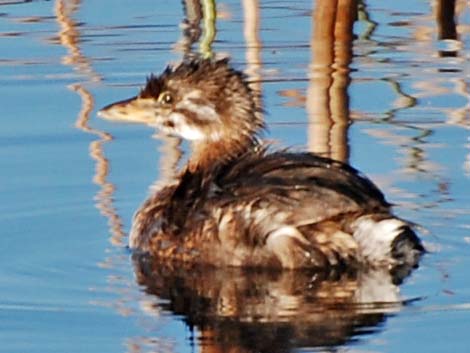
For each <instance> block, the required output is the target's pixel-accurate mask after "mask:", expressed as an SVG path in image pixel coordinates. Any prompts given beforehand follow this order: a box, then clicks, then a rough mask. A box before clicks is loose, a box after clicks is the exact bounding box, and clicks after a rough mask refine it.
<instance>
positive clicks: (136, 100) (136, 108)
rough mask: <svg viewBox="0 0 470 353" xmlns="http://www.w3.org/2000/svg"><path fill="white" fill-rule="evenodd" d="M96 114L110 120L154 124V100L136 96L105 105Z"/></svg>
mask: <svg viewBox="0 0 470 353" xmlns="http://www.w3.org/2000/svg"><path fill="white" fill-rule="evenodd" d="M98 116H99V117H101V118H103V119H106V120H112V121H122V122H130V123H144V124H149V125H153V124H155V101H154V100H153V99H150V98H140V97H138V96H136V97H132V98H129V99H125V100H122V101H119V102H116V103H112V104H110V105H107V106H106V107H104V108H103V109H101V110H100V111H99V112H98Z"/></svg>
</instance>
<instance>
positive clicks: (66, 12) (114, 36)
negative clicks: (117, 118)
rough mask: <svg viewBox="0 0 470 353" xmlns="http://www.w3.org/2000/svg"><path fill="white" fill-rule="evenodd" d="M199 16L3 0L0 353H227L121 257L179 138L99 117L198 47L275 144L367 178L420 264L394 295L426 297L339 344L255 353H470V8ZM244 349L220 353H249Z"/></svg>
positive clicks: (191, 4)
mask: <svg viewBox="0 0 470 353" xmlns="http://www.w3.org/2000/svg"><path fill="white" fill-rule="evenodd" d="M196 5H197V2H196V1H187V2H186V5H185V6H184V5H183V4H182V3H180V2H178V1H159V2H154V1H130V0H120V1H104V0H100V1H97V0H96V1H80V0H75V1H72V0H70V1H60V0H57V1H24V2H23V1H13V0H11V1H5V0H3V1H0V48H1V50H0V97H1V98H0V106H1V122H2V124H1V128H0V145H1V149H0V180H1V183H0V195H1V200H2V202H1V204H0V210H1V212H0V229H1V230H2V231H1V235H2V236H1V238H0V246H1V249H2V255H1V257H0V258H1V260H0V261H1V266H0V322H1V324H0V327H1V328H0V341H1V342H2V343H1V345H0V351H3V352H146V351H152V352H167V351H169V352H193V351H204V352H222V351H224V349H223V348H221V347H224V346H223V345H221V346H219V344H218V340H220V337H219V336H218V335H220V332H222V333H223V332H224V330H225V328H226V327H227V326H223V325H221V326H220V327H219V328H218V329H214V328H213V327H212V328H211V329H210V330H209V332H207V330H205V328H204V325H198V324H197V322H196V323H194V322H191V320H192V319H191V317H190V315H189V316H188V315H187V314H186V313H185V312H179V311H178V310H176V309H174V308H175V307H176V306H175V305H174V303H172V302H171V301H170V302H169V301H168V298H163V297H159V296H156V295H154V294H151V293H149V294H147V292H148V290H147V291H146V288H147V287H145V286H142V285H139V284H137V281H136V279H135V275H134V271H133V267H132V263H131V260H130V258H129V253H128V252H127V250H126V249H125V246H124V244H125V243H126V232H127V231H128V230H129V227H130V221H131V217H132V214H133V212H134V211H135V209H136V208H137V207H138V206H139V204H140V202H141V201H142V200H143V199H144V198H145V196H146V195H147V194H148V187H149V186H150V185H151V184H152V183H153V182H154V181H155V180H156V179H162V178H165V177H169V176H168V173H166V172H165V170H166V169H165V166H168V165H171V164H172V163H173V161H172V158H173V160H174V159H175V158H176V157H175V156H174V153H175V152H174V151H175V148H174V147H172V146H174V145H175V141H173V140H166V141H165V140H161V139H155V138H153V137H152V135H153V133H154V131H152V130H151V129H150V128H149V127H145V126H139V125H117V124H112V123H110V122H106V121H101V120H99V119H97V118H96V110H97V109H98V108H99V107H101V106H103V105H105V104H108V103H110V102H113V101H114V100H117V99H122V98H125V97H128V96H131V95H133V94H135V92H136V91H137V89H138V87H140V85H142V84H143V83H144V80H145V77H146V76H147V75H148V74H149V73H150V72H157V73H158V72H159V71H161V70H162V69H163V68H164V67H165V65H167V64H168V63H170V62H177V61H178V60H180V59H181V58H182V57H183V56H185V55H190V53H191V51H192V52H203V53H205V54H210V53H214V54H216V55H218V56H230V57H232V62H233V64H234V65H235V66H236V67H237V68H239V69H243V70H246V72H247V74H248V76H249V77H250V79H251V81H252V82H254V83H253V87H254V88H255V89H259V90H261V91H262V92H263V97H264V105H265V107H266V110H267V112H268V113H267V114H266V115H265V118H266V120H267V122H268V126H269V134H268V136H267V137H268V138H269V139H274V140H276V141H278V143H279V145H281V146H295V147H296V148H297V147H298V148H305V149H307V148H308V149H310V150H312V151H316V152H319V153H323V154H326V155H329V156H331V157H333V158H337V159H341V160H344V161H349V162H350V163H351V164H353V165H354V166H356V167H358V168H360V169H361V170H363V171H364V172H365V173H367V174H368V175H370V176H371V178H372V179H373V180H374V181H375V182H376V183H378V184H379V185H380V186H381V187H382V188H383V190H384V192H385V194H386V195H388V199H389V200H390V201H392V202H393V203H394V204H396V205H397V206H396V212H397V214H399V215H400V216H403V217H406V218H407V219H411V220H413V221H415V222H416V223H418V224H420V225H421V226H422V229H421V230H420V232H421V235H422V236H423V239H424V241H425V243H426V245H427V247H428V249H430V251H431V253H430V254H428V255H426V256H425V257H424V259H423V261H422V263H421V266H420V268H419V269H418V270H417V271H415V272H414V273H412V275H411V276H410V277H409V278H408V279H407V280H406V281H405V283H404V284H403V285H402V286H401V287H400V292H401V294H400V295H401V298H403V299H411V298H419V300H415V301H413V302H412V303H410V304H409V305H405V306H403V307H395V308H394V310H392V312H390V311H389V310H378V311H377V309H374V310H375V311H376V312H379V313H380V314H384V315H385V316H381V317H380V318H379V319H374V320H371V322H369V323H368V324H365V325H366V326H365V328H360V327H359V328H356V329H351V330H350V331H348V332H347V333H344V334H343V335H342V336H341V339H339V340H336V341H335V340H331V341H328V339H326V341H325V342H322V343H320V344H318V345H317V344H313V343H312V341H309V340H307V339H305V340H302V339H299V338H297V339H294V338H293V333H292V332H293V331H292V330H291V331H289V330H287V331H283V332H284V333H283V335H284V336H283V340H282V339H281V340H280V341H279V337H278V341H276V342H274V341H273V342H272V343H273V345H274V344H276V345H277V346H273V347H272V348H271V349H269V348H266V349H265V350H266V351H283V350H295V349H296V348H294V347H297V348H298V349H299V350H302V351H304V350H305V351H325V350H331V351H348V352H444V351H453V352H464V351H469V348H468V347H469V346H470V338H469V336H468V327H469V326H468V325H469V322H470V281H469V272H468V268H469V267H470V257H469V256H468V254H469V251H470V191H469V185H470V184H469V181H470V142H469V126H470V113H469V110H470V101H469V97H470V92H469V74H470V68H469V66H470V64H469V58H470V50H469V44H470V40H469V32H470V30H469V29H470V20H469V17H470V11H469V6H468V2H465V1H463V0H456V1H445V0H442V1H422V0H412V1H410V0H406V1H405V0H402V1H391V2H383V1H376V0H369V1H360V2H359V3H358V6H357V8H354V6H352V5H351V2H349V1H339V2H338V8H340V9H341V10H338V11H337V12H334V11H333V10H332V9H334V7H335V6H336V2H335V1H321V0H318V1H317V2H313V3H312V2H310V1H296V2H295V4H294V2H291V1H260V2H259V3H258V2H256V1H244V2H241V3H239V2H236V1H223V2H222V1H221V2H218V3H217V5H216V8H217V11H216V13H214V12H211V11H209V10H208V9H210V6H211V5H213V6H214V4H213V3H211V2H210V1H205V2H204V5H205V6H206V7H205V8H204V9H205V10H204V11H203V15H204V16H203V17H204V18H203V19H201V18H198V16H197V11H195V9H196V10H197V8H198V7H197V6H196ZM347 5H348V6H352V7H351V9H353V10H349V11H346V10H345V8H343V7H340V6H347ZM454 5H455V6H454ZM453 10H455V15H454V14H453V13H452V12H453ZM321 11H323V12H321ZM331 11H333V12H331ZM195 13H196V15H195ZM211 14H213V15H215V17H214V20H213V21H211ZM335 14H336V16H337V17H336V20H334V15H335ZM356 15H357V16H356ZM185 18H187V20H186V24H188V23H189V24H190V25H191V24H193V25H192V27H191V26H189V28H192V29H193V31H192V32H188V31H186V32H184V31H183V29H184V28H188V25H186V26H182V23H183V20H184V19H185ZM354 18H356V20H355V21H354ZM330 20H332V23H333V24H334V23H335V22H336V23H337V24H339V27H341V28H342V29H338V30H337V32H336V35H334V36H328V34H331V33H332V31H331V30H329V28H330V29H331V27H328V26H329V24H330V25H331V21H330ZM198 28H200V29H201V33H200V36H198V35H197V34H198V33H197V29H198ZM214 28H215V29H216V33H215V34H214V36H215V37H214V36H213V35H212V31H211V29H214ZM349 29H351V31H352V33H353V36H351V32H350V30H349ZM185 33H186V35H185ZM184 148H185V146H184V145H183V149H184ZM162 151H163V152H162ZM201 280H206V279H204V277H203V278H202V279H201ZM190 304H191V303H190ZM172 308H173V309H172ZM304 314H305V313H304V312H302V311H299V312H296V313H295V317H302V315H304ZM348 314H349V313H348V312H347V311H346V312H340V313H338V312H337V313H336V315H338V316H333V318H336V317H337V320H343V319H344V318H343V316H341V315H348ZM369 314H370V313H369ZM233 320H235V319H233ZM286 321H287V323H288V324H289V323H290V321H289V319H286ZM320 322H323V321H320ZM232 323H233V322H232ZM317 325H320V324H319V323H318V324H317ZM209 326H210V325H209ZM359 326H361V325H359ZM276 327H277V326H276ZM276 327H275V328H274V329H276ZM287 327H288V328H290V326H287ZM254 328H255V329H253V330H251V331H249V330H248V331H242V332H251V334H252V337H251V339H252V340H253V341H256V340H258V341H259V340H263V339H265V340H266V339H267V338H266V337H268V336H266V335H265V336H263V335H261V333H260V332H261V331H258V329H257V326H254ZM274 329H273V330H274ZM313 329H315V327H313ZM230 332H231V331H229V330H227V335H230V334H231V333H230ZM313 332H314V333H310V334H311V335H315V332H316V331H313ZM319 332H320V330H318V332H317V333H316V334H317V335H321V333H319ZM211 334H213V336H214V337H212V336H211ZM257 335H259V336H257ZM208 337H209V338H208ZM210 337H212V338H210ZM281 338H282V337H281ZM231 339H233V340H235V339H234V338H233V337H232V338H231ZM243 340H244V342H245V343H244V345H240V347H237V346H236V344H235V343H233V342H232V341H230V342H232V343H230V344H231V345H232V346H230V347H231V348H230V349H231V351H232V352H242V351H250V349H251V348H252V347H253V346H256V345H252V346H250V343H249V342H248V341H249V340H245V339H241V341H243ZM235 341H236V340H235ZM281 341H282V342H281ZM246 342H248V343H246ZM279 342H281V343H279ZM219 343H220V342H219ZM313 346H317V347H313ZM325 346H330V347H329V348H325ZM250 347H251V348H250ZM265 347H269V340H268V342H267V343H266V345H265ZM258 349H260V348H258ZM260 350H261V349H260Z"/></svg>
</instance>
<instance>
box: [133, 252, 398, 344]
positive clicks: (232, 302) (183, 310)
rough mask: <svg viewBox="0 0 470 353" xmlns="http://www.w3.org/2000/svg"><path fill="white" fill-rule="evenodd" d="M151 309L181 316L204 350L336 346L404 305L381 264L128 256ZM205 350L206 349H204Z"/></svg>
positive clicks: (377, 326) (374, 326)
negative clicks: (234, 265)
mask: <svg viewBox="0 0 470 353" xmlns="http://www.w3.org/2000/svg"><path fill="white" fill-rule="evenodd" d="M134 269H135V273H136V277H137V281H138V283H139V284H141V285H143V286H144V288H145V291H146V292H147V293H148V294H151V295H155V296H157V297H158V298H159V299H160V303H159V304H154V305H153V309H152V308H151V307H148V306H147V307H146V311H149V312H151V311H152V310H155V311H160V310H162V309H163V310H165V311H168V312H171V313H172V314H173V315H177V316H181V317H182V318H183V320H184V321H185V323H186V324H187V325H188V326H189V327H191V328H193V329H197V330H198V331H199V342H200V344H201V346H202V347H201V351H203V352H205V351H207V352H287V351H291V350H292V349H294V348H300V347H322V346H336V345H341V344H344V343H345V342H348V341H350V340H351V339H352V338H353V336H355V335H358V334H361V333H366V332H367V333H370V332H374V331H376V330H379V329H380V327H381V324H382V323H383V321H384V320H385V319H386V317H387V315H389V314H391V313H394V312H396V311H398V310H399V309H400V307H401V305H402V303H401V302H400V296H399V290H398V287H397V285H396V284H395V283H401V281H402V279H403V278H402V276H403V275H406V274H405V273H400V274H398V273H396V274H395V275H394V276H393V277H392V276H391V275H390V274H389V273H388V271H386V270H377V271H375V270H372V269H371V270H368V271H364V272H355V273H330V274H322V273H309V272H301V271H278V272H272V271H271V272H269V271H253V270H252V271H250V270H241V269H224V270H222V269H219V270H217V269H214V268H198V267H191V268H189V267H188V268H184V267H180V266H177V267H172V266H171V264H168V263H158V262H152V259H150V258H143V257H142V256H135V257H134ZM205 349H206V350H205Z"/></svg>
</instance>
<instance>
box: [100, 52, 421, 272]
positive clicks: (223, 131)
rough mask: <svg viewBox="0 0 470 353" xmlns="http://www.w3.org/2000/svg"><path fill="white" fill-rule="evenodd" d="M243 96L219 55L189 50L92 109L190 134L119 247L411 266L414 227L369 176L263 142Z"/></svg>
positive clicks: (237, 260)
mask: <svg viewBox="0 0 470 353" xmlns="http://www.w3.org/2000/svg"><path fill="white" fill-rule="evenodd" d="M252 95H253V93H252V92H251V91H250V89H249V88H248V86H247V84H246V82H245V80H244V77H243V75H242V74H240V73H239V72H237V71H235V70H233V69H232V68H231V67H230V66H229V64H228V62H227V61H226V60H221V61H212V60H196V61H190V62H185V63H182V64H180V65H179V66H177V67H176V68H167V69H166V70H165V71H164V72H163V74H162V75H160V76H159V77H155V76H151V77H150V78H149V80H148V82H147V85H146V87H145V88H144V89H143V90H142V91H141V92H140V94H139V95H138V96H137V97H135V98H133V99H130V100H126V101H122V102H118V103H115V104H113V105H111V106H108V107H106V108H104V109H103V110H102V111H101V115H102V116H103V117H105V118H109V119H114V120H126V121H132V120H135V121H139V122H145V123H148V124H150V125H156V126H157V127H159V128H160V129H162V131H164V132H166V133H169V134H176V135H180V136H182V137H185V138H187V139H189V140H190V141H191V142H192V154H191V156H190V158H189V161H188V164H187V166H186V167H185V168H183V170H182V171H181V173H180V176H179V179H177V180H175V182H174V183H173V184H171V185H167V186H165V187H163V188H161V189H160V190H158V191H157V192H155V193H154V194H153V195H151V196H150V197H149V198H148V199H147V200H146V201H145V202H144V204H143V205H142V206H141V208H140V209H139V210H138V211H137V213H136V215H135V218H134V223H133V228H132V231H131V236H130V245H131V247H132V248H134V249H137V250H139V251H142V252H148V253H151V254H152V255H153V256H155V257H156V258H161V259H169V260H172V261H177V262H178V261H182V262H186V263H204V264H210V265H215V266H250V267H251V266H253V267H258V266H259V267H280V268H323V269H324V268H328V267H338V266H339V267H344V266H353V267H354V266H363V265H366V266H379V265H380V266H381V265H386V266H389V267H393V266H396V265H400V264H403V263H406V264H409V265H412V266H413V265H415V264H416V263H417V261H418V258H419V255H420V253H421V252H422V251H423V248H422V246H421V243H420V241H419V239H418V237H417V236H416V235H415V233H414V232H413V231H412V230H411V228H410V226H409V224H408V223H407V222H405V221H402V220H400V219H397V218H395V217H394V216H393V215H392V214H391V210H390V205H389V204H388V203H387V202H386V201H385V199H384V196H383V195H382V193H381V192H380V191H379V190H378V188H377V187H376V186H375V185H374V184H373V183H372V182H371V181H370V180H369V179H367V178H366V177H365V176H363V175H361V174H360V173H359V172H358V171H357V170H355V169H354V168H352V167H350V166H348V165H345V164H342V163H339V162H336V161H333V160H330V159H326V158H322V157H319V156H317V155H314V154H312V153H293V152H289V151H278V152H274V153H269V152H268V151H267V149H268V147H266V146H265V145H264V144H263V143H262V142H260V139H259V137H258V134H259V133H260V132H261V131H262V130H263V127H264V125H263V122H262V120H261V118H260V115H259V114H258V113H259V112H260V110H261V108H260V107H259V106H257V105H256V103H255V100H254V99H253V96H252ZM397 239H398V240H397Z"/></svg>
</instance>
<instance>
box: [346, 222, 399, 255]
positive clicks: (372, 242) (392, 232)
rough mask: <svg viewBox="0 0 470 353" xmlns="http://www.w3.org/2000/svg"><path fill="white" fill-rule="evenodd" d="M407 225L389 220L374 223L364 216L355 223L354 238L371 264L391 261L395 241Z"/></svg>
mask: <svg viewBox="0 0 470 353" xmlns="http://www.w3.org/2000/svg"><path fill="white" fill-rule="evenodd" d="M403 226H406V223H405V222H403V221H401V220H399V219H396V218H389V219H384V220H381V221H378V222H377V221H374V220H372V219H371V218H370V217H367V216H364V217H361V218H359V219H358V220H357V221H355V222H354V224H353V227H354V228H355V230H354V234H353V236H354V238H355V239H356V240H357V242H358V244H359V247H360V250H361V253H362V256H363V257H364V258H366V259H368V260H369V261H371V262H382V261H389V260H390V252H391V250H392V242H393V240H394V239H395V238H396V237H397V236H398V235H400V233H401V232H402V227H403Z"/></svg>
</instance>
